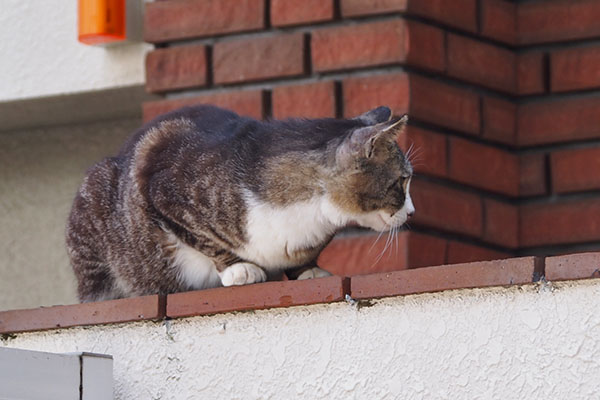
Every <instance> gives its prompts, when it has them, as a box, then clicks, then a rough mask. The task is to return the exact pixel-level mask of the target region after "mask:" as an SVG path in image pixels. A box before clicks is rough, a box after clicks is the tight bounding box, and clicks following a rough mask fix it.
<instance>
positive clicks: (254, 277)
mask: <svg viewBox="0 0 600 400" xmlns="http://www.w3.org/2000/svg"><path fill="white" fill-rule="evenodd" d="M219 276H220V277H221V283H222V284H223V286H233V285H248V284H250V283H259V282H264V281H266V280H267V274H266V273H265V271H264V270H263V269H262V268H260V267H259V266H257V265H254V264H252V263H245V262H241V263H235V264H232V265H230V266H229V267H227V268H226V269H225V270H224V271H223V272H221V273H219Z"/></svg>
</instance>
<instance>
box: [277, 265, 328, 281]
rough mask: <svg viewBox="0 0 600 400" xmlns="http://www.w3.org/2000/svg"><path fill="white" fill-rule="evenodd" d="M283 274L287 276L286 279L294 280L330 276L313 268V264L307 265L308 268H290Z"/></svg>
mask: <svg viewBox="0 0 600 400" xmlns="http://www.w3.org/2000/svg"><path fill="white" fill-rule="evenodd" d="M285 274H286V275H287V276H288V278H290V279H295V280H303V279H315V278H325V277H327V276H331V273H329V272H327V271H325V270H324V269H321V268H319V267H317V266H315V264H309V266H304V267H298V268H292V269H289V270H287V271H285Z"/></svg>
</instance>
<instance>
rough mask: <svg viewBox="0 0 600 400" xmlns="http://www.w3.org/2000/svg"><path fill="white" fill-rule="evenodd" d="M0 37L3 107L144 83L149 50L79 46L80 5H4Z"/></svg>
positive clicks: (52, 0)
mask: <svg viewBox="0 0 600 400" xmlns="http://www.w3.org/2000/svg"><path fill="white" fill-rule="evenodd" d="M132 1H140V2H141V1H143V0H132ZM0 38H2V40H0V102H2V101H10V100H16V99H25V98H33V97H42V96H50V95H57V94H69V93H76V92H85V91H91V90H99V89H106V88H113V87H121V86H131V85H137V84H142V83H143V82H144V53H145V51H147V49H148V48H150V46H149V45H147V44H142V43H135V44H128V45H118V46H114V47H107V48H103V47H96V46H86V45H83V44H81V43H79V42H78V41H77V0H28V1H23V0H2V2H1V5H0Z"/></svg>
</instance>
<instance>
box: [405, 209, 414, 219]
mask: <svg viewBox="0 0 600 400" xmlns="http://www.w3.org/2000/svg"><path fill="white" fill-rule="evenodd" d="M413 215H415V210H412V211H409V212H407V213H406V217H407V218H411V217H412V216H413Z"/></svg>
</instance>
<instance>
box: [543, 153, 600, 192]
mask: <svg viewBox="0 0 600 400" xmlns="http://www.w3.org/2000/svg"><path fill="white" fill-rule="evenodd" d="M550 165H551V167H550V170H551V171H552V188H553V190H554V191H555V192H557V193H566V192H577V191H582V190H594V189H600V147H592V148H585V149H575V150H564V151H558V152H555V153H552V154H551V155H550Z"/></svg>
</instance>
